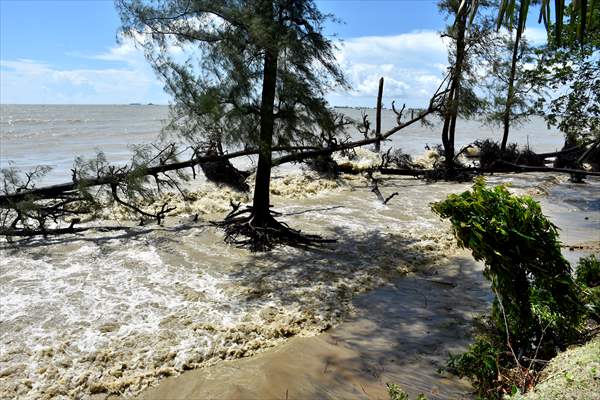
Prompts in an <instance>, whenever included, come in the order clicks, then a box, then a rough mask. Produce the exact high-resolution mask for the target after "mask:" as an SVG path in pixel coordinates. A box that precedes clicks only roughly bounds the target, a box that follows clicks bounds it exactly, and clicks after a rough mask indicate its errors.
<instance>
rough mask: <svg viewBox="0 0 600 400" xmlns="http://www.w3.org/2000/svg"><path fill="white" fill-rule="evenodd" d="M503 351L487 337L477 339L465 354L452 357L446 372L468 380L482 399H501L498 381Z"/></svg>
mask: <svg viewBox="0 0 600 400" xmlns="http://www.w3.org/2000/svg"><path fill="white" fill-rule="evenodd" d="M503 353H504V352H503V351H502V349H501V348H499V347H498V346H497V345H496V344H494V343H492V340H490V339H489V338H487V337H484V336H480V337H477V339H476V340H475V342H474V343H473V344H471V345H470V346H469V348H468V350H467V351H466V352H465V353H463V354H458V355H450V358H449V360H448V364H447V367H446V370H448V371H449V372H452V373H453V374H455V375H457V376H459V377H461V378H465V377H466V378H468V379H469V380H470V381H471V382H473V386H474V387H475V388H476V389H477V394H478V396H480V397H482V398H492V399H495V398H500V393H501V392H500V390H498V389H499V386H501V385H502V383H500V382H499V381H498V377H499V371H500V358H501V356H502V355H503Z"/></svg>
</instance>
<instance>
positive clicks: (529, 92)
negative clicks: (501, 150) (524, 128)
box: [481, 34, 540, 126]
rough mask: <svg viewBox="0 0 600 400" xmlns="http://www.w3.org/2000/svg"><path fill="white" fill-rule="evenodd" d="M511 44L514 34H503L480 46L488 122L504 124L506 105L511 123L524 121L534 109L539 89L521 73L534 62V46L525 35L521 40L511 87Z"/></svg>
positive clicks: (513, 43) (513, 40)
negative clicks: (484, 71)
mask: <svg viewBox="0 0 600 400" xmlns="http://www.w3.org/2000/svg"><path fill="white" fill-rule="evenodd" d="M514 46H515V39H514V37H513V36H512V35H510V36H509V35H506V34H504V35H498V36H497V37H495V38H494V39H493V40H490V41H489V46H485V47H483V48H482V49H481V50H482V54H483V58H484V60H485V61H486V64H487V65H488V68H487V69H486V76H485V78H484V80H483V87H484V89H485V90H486V91H487V94H488V101H487V103H486V105H487V107H486V115H485V121H486V122H487V123H488V124H491V125H496V126H500V125H502V124H503V122H504V118H505V114H506V110H507V107H508V109H509V113H508V122H509V124H510V126H516V125H518V124H520V123H523V122H526V121H527V120H528V118H529V117H530V116H531V115H534V114H535V113H536V111H537V110H536V108H535V100H536V99H537V96H536V94H539V91H540V88H539V87H538V86H537V85H536V83H537V82H534V81H532V80H529V79H527V76H526V74H525V73H524V71H525V70H526V66H527V65H528V64H531V63H533V62H534V61H535V58H534V56H535V53H534V49H533V48H532V47H531V46H530V45H529V44H528V43H527V40H525V38H521V39H520V41H519V49H518V52H517V53H516V59H515V62H516V64H515V71H514V80H513V82H512V86H511V85H510V77H511V67H512V56H511V54H512V52H513V47H514ZM509 88H510V90H509Z"/></svg>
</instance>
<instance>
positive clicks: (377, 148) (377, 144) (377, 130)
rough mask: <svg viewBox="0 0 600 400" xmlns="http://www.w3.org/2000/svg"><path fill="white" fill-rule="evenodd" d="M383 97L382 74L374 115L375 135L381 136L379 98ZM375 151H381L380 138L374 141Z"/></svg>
mask: <svg viewBox="0 0 600 400" xmlns="http://www.w3.org/2000/svg"><path fill="white" fill-rule="evenodd" d="M382 97H383V76H382V77H381V78H379V92H378V93H377V115H376V117H375V137H376V138H380V137H381V98H382ZM375 151H376V152H377V153H379V152H380V151H381V140H378V141H376V142H375Z"/></svg>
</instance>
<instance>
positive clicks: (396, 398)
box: [385, 383, 427, 400]
mask: <svg viewBox="0 0 600 400" xmlns="http://www.w3.org/2000/svg"><path fill="white" fill-rule="evenodd" d="M385 385H386V386H387V389H388V394H389V395H390V400H409V397H408V394H406V392H405V391H404V390H402V388H401V387H400V385H397V384H395V383H386V384H385ZM415 400H427V397H425V395H424V394H423V393H421V394H419V395H418V396H417V397H416V398H415Z"/></svg>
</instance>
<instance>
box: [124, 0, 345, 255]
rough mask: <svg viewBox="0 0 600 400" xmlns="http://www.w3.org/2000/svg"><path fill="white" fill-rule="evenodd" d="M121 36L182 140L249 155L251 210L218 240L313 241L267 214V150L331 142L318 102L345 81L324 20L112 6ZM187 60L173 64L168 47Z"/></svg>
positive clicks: (277, 7) (299, 13) (235, 5)
mask: <svg viewBox="0 0 600 400" xmlns="http://www.w3.org/2000/svg"><path fill="white" fill-rule="evenodd" d="M117 5H118V8H119V11H120V14H121V19H122V22H123V31H124V32H125V33H126V34H129V35H132V36H133V35H134V34H135V35H137V36H135V37H141V38H142V39H141V40H140V42H141V43H142V44H143V46H144V48H145V50H146V55H147V58H148V60H149V61H150V62H151V64H152V65H153V66H154V68H155V69H156V71H157V72H158V74H159V76H161V77H162V78H163V79H164V80H165V82H166V87H167V90H168V91H169V92H171V94H172V95H173V97H174V101H175V107H174V110H175V112H176V117H177V118H178V119H182V120H183V121H184V122H185V123H186V124H188V125H189V124H193V126H194V130H193V131H192V132H190V136H191V137H192V140H202V139H204V140H207V139H208V140H211V141H214V142H217V143H221V142H225V143H227V144H232V145H240V144H242V145H249V146H253V147H256V148H257V149H258V165H257V168H256V178H255V185H254V198H253V203H252V206H251V207H246V208H243V209H237V208H234V210H233V211H232V212H231V213H230V214H229V215H228V216H227V217H226V218H225V220H224V221H222V222H221V223H219V226H220V227H222V228H223V229H224V230H225V234H226V240H227V241H228V242H230V243H233V244H236V245H243V246H245V247H249V248H250V249H252V250H266V249H269V248H271V247H272V246H273V245H274V244H277V243H287V244H308V243H310V242H312V241H319V240H321V239H320V238H318V237H316V236H312V235H302V234H300V232H298V231H296V230H293V229H291V228H289V227H287V226H285V225H284V224H282V223H280V222H278V221H277V220H276V219H275V218H274V216H273V212H272V211H271V209H270V197H269V185H270V176H271V168H272V149H273V147H274V146H288V147H289V146H310V145H315V144H321V143H322V141H323V138H324V137H326V136H327V137H330V136H333V134H334V133H335V131H336V129H338V127H339V125H338V123H337V122H338V119H337V118H336V116H335V114H334V113H333V112H332V111H331V110H330V109H329V108H328V107H327V103H326V101H325V100H324V99H323V95H324V93H325V91H326V90H327V89H328V88H331V87H332V86H333V85H337V86H340V87H345V86H346V82H345V80H344V77H343V75H342V72H341V70H340V69H339V67H338V66H337V64H336V60H335V56H334V45H333V43H332V42H331V41H329V40H328V39H327V38H326V37H325V36H324V35H323V34H322V28H323V23H324V22H325V21H326V20H327V19H328V16H326V15H324V14H322V13H321V12H319V10H318V9H317V8H316V6H315V4H314V2H313V1H309V0H305V1H292V0H279V1H270V0H256V1H221V2H214V1H205V0H194V1H191V0H190V1H177V0H169V1H164V2H162V3H160V4H158V5H157V4H155V3H153V2H150V1H139V0H119V1H118V2H117ZM173 46H177V47H179V48H181V49H183V50H184V51H185V53H186V55H187V57H188V58H187V60H186V61H185V62H183V63H182V62H179V61H178V60H177V59H176V56H174V55H172V54H171V52H170V49H171V48H172V47H173Z"/></svg>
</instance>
